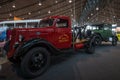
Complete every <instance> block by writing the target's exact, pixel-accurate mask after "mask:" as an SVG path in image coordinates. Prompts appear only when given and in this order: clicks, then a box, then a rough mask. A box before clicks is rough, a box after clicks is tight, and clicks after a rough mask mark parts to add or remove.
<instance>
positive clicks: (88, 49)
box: [85, 36, 96, 54]
mask: <svg viewBox="0 0 120 80" xmlns="http://www.w3.org/2000/svg"><path fill="white" fill-rule="evenodd" d="M95 37H96V36H94V37H93V38H92V39H91V40H90V41H89V42H88V44H87V46H86V48H85V52H86V53H88V54H93V53H94V52H95Z"/></svg>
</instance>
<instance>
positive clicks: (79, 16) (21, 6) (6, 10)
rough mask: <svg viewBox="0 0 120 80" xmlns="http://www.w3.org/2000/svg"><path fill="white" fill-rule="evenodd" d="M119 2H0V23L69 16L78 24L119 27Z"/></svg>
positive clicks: (116, 0)
mask: <svg viewBox="0 0 120 80" xmlns="http://www.w3.org/2000/svg"><path fill="white" fill-rule="evenodd" d="M119 4H120V0H0V21H6V20H13V19H14V17H18V18H20V19H38V18H44V17H48V16H53V15H65V16H69V17H70V18H71V19H72V20H75V21H77V22H79V24H82V25H84V24H92V23H112V24H113V23H114V24H118V25H120V23H119V22H120V15H119V14H120V5H119Z"/></svg>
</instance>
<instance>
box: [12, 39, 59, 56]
mask: <svg viewBox="0 0 120 80" xmlns="http://www.w3.org/2000/svg"><path fill="white" fill-rule="evenodd" d="M34 47H44V48H46V49H47V50H48V51H49V52H50V53H51V55H53V54H54V55H56V54H59V53H60V50H59V49H57V48H55V47H54V46H53V45H52V44H50V43H49V42H48V41H46V40H44V39H39V38H35V39H32V40H29V41H27V42H25V43H23V44H22V45H21V46H19V47H18V48H17V50H16V52H15V55H14V58H17V57H21V56H24V55H25V54H26V53H27V52H28V51H29V50H31V49H32V48H34Z"/></svg>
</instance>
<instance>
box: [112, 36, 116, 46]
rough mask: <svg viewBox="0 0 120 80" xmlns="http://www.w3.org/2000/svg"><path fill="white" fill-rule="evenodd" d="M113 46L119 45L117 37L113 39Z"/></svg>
mask: <svg viewBox="0 0 120 80" xmlns="http://www.w3.org/2000/svg"><path fill="white" fill-rule="evenodd" d="M112 45H113V46H116V45H117V39H116V37H112Z"/></svg>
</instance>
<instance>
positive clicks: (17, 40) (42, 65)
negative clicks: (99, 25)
mask: <svg viewBox="0 0 120 80" xmlns="http://www.w3.org/2000/svg"><path fill="white" fill-rule="evenodd" d="M76 29H77V28H76ZM81 34H82V33H81V32H80V29H79V36H82V35H81ZM75 39H77V38H75V36H72V28H71V20H70V18H69V17H66V16H52V17H48V18H44V19H42V20H41V21H40V23H39V26H38V27H37V28H14V29H13V30H12V33H11V40H9V41H8V42H7V43H6V44H5V46H4V53H5V54H6V55H7V57H8V59H9V61H11V62H12V63H13V64H14V65H15V66H17V67H18V72H19V73H20V72H21V73H22V75H23V76H24V77H26V78H34V77H36V76H39V75H41V74H42V73H43V72H45V71H46V70H47V68H48V67H49V65H50V58H51V57H50V56H52V55H57V54H61V53H65V52H66V51H65V50H68V49H71V48H72V49H74V50H77V49H85V50H86V52H87V53H94V50H95V45H94V37H91V38H89V39H85V38H80V39H79V41H77V42H76V40H75Z"/></svg>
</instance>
